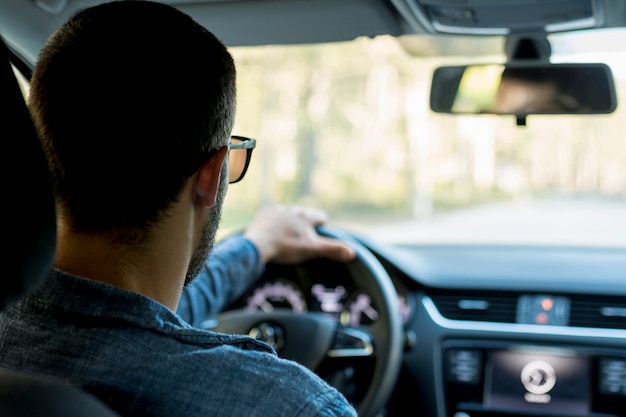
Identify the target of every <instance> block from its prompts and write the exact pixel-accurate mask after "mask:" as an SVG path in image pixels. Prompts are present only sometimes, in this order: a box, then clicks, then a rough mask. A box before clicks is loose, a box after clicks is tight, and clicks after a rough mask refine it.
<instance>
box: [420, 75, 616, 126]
mask: <svg viewBox="0 0 626 417" xmlns="http://www.w3.org/2000/svg"><path fill="white" fill-rule="evenodd" d="M430 107H431V109H432V110H433V111H435V112H438V113H454V114H514V115H518V116H526V115H529V114H605V113H611V112H613V111H614V110H615V108H616V107H617V99H616V94H615V85H614V81H613V75H612V73H611V70H610V68H609V67H608V65H606V64H551V63H532V64H527V63H524V64H521V63H515V64H511V63H509V64H479V65H466V66H450V67H440V68H437V69H436V70H435V72H434V74H433V79H432V85H431V93H430Z"/></svg>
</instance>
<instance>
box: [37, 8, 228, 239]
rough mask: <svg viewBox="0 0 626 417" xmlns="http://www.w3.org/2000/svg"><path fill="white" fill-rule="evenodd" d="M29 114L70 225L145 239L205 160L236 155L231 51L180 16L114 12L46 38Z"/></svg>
mask: <svg viewBox="0 0 626 417" xmlns="http://www.w3.org/2000/svg"><path fill="white" fill-rule="evenodd" d="M30 106H31V110H32V112H33V116H34V119H35V122H36V124H37V126H38V129H39V132H40V135H41V137H42V142H43V145H44V150H45V152H46V156H47V158H48V160H49V164H50V168H51V171H52V176H53V179H54V184H55V188H56V192H57V201H58V205H59V211H60V214H61V215H62V216H63V217H64V218H66V219H67V221H68V222H69V225H70V226H71V227H72V228H73V229H75V230H78V231H82V232H101V231H111V230H125V229H128V228H130V229H131V230H132V229H134V230H135V232H137V231H145V230H146V228H147V227H148V226H150V225H151V224H152V223H154V222H157V221H159V219H160V218H161V217H162V216H163V215H164V213H165V210H166V209H167V208H168V207H169V206H170V205H171V203H172V202H173V201H175V200H176V198H177V197H178V196H179V194H180V191H181V190H182V187H183V186H184V184H185V181H186V180H187V178H188V177H189V176H190V175H191V173H193V171H194V169H195V168H197V167H198V161H199V160H201V158H202V156H203V155H206V154H207V153H208V152H209V151H210V150H213V149H216V148H218V147H220V146H224V145H226V144H227V143H228V140H229V137H230V133H231V130H232V126H233V119H234V112H235V67H234V63H233V59H232V57H231V55H230V54H229V53H228V51H227V50H226V48H225V47H224V45H223V44H222V43H221V42H220V41H219V40H218V39H217V38H215V37H214V36H213V35H212V34H211V33H210V32H208V31H207V30H206V29H205V28H203V27H202V26H200V25H199V24H197V23H196V22H194V21H193V20H192V19H191V18H190V17H189V16H187V15H186V14H184V13H182V12H180V11H178V10H177V9H175V8H173V7H170V6H167V5H164V4H159V3H154V2H149V1H141V0H139V1H115V2H111V3H107V4H103V5H100V6H95V7H93V8H89V9H86V10H84V11H82V12H80V13H79V14H77V15H76V16H75V17H74V18H72V19H70V21H69V22H67V23H66V24H65V25H64V26H63V27H61V28H60V29H59V30H58V31H57V32H56V33H55V34H54V35H53V36H52V37H51V38H50V40H49V41H48V43H47V44H46V46H45V47H44V49H43V50H42V52H41V54H40V57H39V61H38V63H37V65H36V66H35V69H34V72H33V77H32V83H31V96H30ZM140 235H141V233H140Z"/></svg>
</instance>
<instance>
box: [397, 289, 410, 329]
mask: <svg viewBox="0 0 626 417" xmlns="http://www.w3.org/2000/svg"><path fill="white" fill-rule="evenodd" d="M398 304H400V315H401V316H402V323H406V322H407V321H409V316H410V315H411V306H409V303H408V302H407V300H406V297H405V296H404V295H398Z"/></svg>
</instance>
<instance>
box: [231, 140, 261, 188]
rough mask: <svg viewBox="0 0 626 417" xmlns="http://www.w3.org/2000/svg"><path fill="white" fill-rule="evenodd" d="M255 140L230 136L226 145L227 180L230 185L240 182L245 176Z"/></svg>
mask: <svg viewBox="0 0 626 417" xmlns="http://www.w3.org/2000/svg"><path fill="white" fill-rule="evenodd" d="M255 146H256V140H254V139H250V138H246V137H243V136H234V135H233V136H231V137H230V144H229V145H228V149H229V151H228V180H229V182H230V183H231V184H234V183H236V182H239V181H241V179H242V178H243V177H244V175H246V171H247V170H248V165H249V164H250V158H251V157H252V150H253V149H254V147H255Z"/></svg>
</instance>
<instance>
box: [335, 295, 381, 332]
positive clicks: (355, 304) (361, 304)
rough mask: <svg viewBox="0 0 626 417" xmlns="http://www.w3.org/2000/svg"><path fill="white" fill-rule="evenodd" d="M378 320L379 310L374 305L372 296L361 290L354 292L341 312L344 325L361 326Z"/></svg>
mask: <svg viewBox="0 0 626 417" xmlns="http://www.w3.org/2000/svg"><path fill="white" fill-rule="evenodd" d="M376 320H378V311H377V310H376V309H375V308H374V306H373V305H372V297H370V296H369V295H368V294H366V293H364V292H362V291H359V292H357V293H356V294H353V295H352V296H351V297H350V299H349V300H348V302H347V303H346V309H345V310H344V311H342V312H341V319H340V321H341V324H343V325H344V326H359V325H362V324H372V323H373V322H375V321H376Z"/></svg>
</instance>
